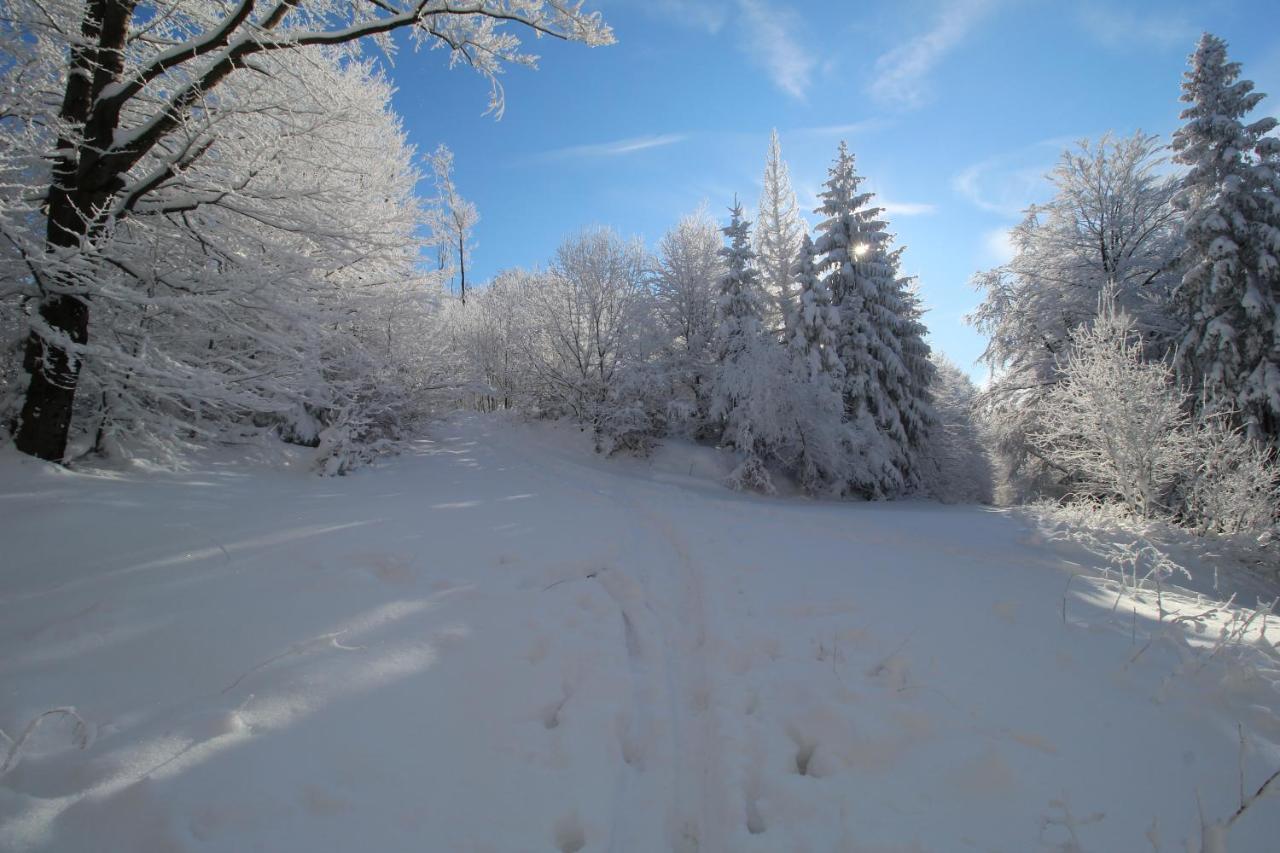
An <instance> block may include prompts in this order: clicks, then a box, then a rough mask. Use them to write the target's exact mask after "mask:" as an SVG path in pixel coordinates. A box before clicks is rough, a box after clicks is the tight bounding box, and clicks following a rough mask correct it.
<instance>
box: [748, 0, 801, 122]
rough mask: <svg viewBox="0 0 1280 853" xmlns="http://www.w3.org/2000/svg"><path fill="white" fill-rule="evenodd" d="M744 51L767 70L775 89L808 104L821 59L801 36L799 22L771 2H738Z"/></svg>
mask: <svg viewBox="0 0 1280 853" xmlns="http://www.w3.org/2000/svg"><path fill="white" fill-rule="evenodd" d="M738 10H739V11H740V12H741V15H740V17H739V22H740V24H741V27H742V37H743V41H744V44H743V47H744V48H745V49H746V50H747V53H748V55H750V56H751V57H753V58H755V60H756V61H757V62H758V63H760V64H761V65H763V66H764V69H765V70H766V71H767V72H769V76H770V77H771V78H772V79H773V82H774V85H776V86H777V87H778V88H779V89H781V90H782V91H784V92H786V93H787V94H788V95H790V96H792V97H793V98H798V99H800V100H804V98H805V95H806V93H807V92H808V91H809V82H810V80H811V79H812V77H813V69H814V67H815V66H816V65H817V59H816V58H815V57H814V55H813V53H812V51H810V50H807V49H805V47H804V46H803V45H801V43H800V39H799V37H798V35H797V29H798V19H797V17H796V15H795V14H794V13H793V12H792V11H791V10H790V9H787V8H784V7H780V6H778V5H776V4H774V3H771V2H768V0H738Z"/></svg>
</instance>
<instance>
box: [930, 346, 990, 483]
mask: <svg viewBox="0 0 1280 853" xmlns="http://www.w3.org/2000/svg"><path fill="white" fill-rule="evenodd" d="M934 366H935V368H936V370H937V374H936V376H935V378H934V382H933V405H934V409H935V410H936V411H937V413H938V424H937V426H936V427H935V429H934V431H933V435H932V439H931V441H930V443H929V450H928V457H929V459H930V462H931V465H930V467H929V469H928V471H927V474H926V483H925V488H926V491H927V492H928V493H929V494H931V495H932V496H933V497H935V498H937V499H938V500H940V501H944V502H945V503H991V501H992V500H993V499H994V497H995V482H994V477H993V475H992V469H991V460H990V458H989V457H988V454H987V449H986V444H985V441H984V439H983V434H982V428H981V426H980V424H979V422H978V418H977V416H976V411H975V402H976V401H977V398H978V388H977V386H976V385H974V384H973V381H972V380H971V379H970V378H969V377H968V375H966V374H965V372H964V371H963V370H961V369H960V368H959V367H957V366H956V365H955V364H953V363H952V362H951V361H950V360H949V359H947V358H946V357H945V356H943V355H941V354H935V355H934Z"/></svg>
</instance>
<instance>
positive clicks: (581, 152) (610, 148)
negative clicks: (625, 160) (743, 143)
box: [538, 133, 688, 160]
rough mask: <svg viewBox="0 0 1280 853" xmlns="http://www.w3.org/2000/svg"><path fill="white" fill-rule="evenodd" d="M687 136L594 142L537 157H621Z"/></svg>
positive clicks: (674, 142) (545, 152)
mask: <svg viewBox="0 0 1280 853" xmlns="http://www.w3.org/2000/svg"><path fill="white" fill-rule="evenodd" d="M687 138H688V136H686V135H685V134H683V133H660V134H655V135H652V136H633V137H630V138H628V139H615V140H613V141H611V142H596V143H592V144H589V145H570V146H567V147H565V148H556V149H554V150H551V151H544V152H543V153H542V154H540V155H538V157H539V159H543V160H566V159H571V158H575V157H621V156H623V155H625V154H633V153H635V152H636V151H644V150H646V149H649V148H661V147H663V146H665V145H675V144H676V143H678V142H684V141H685V140H686V139H687Z"/></svg>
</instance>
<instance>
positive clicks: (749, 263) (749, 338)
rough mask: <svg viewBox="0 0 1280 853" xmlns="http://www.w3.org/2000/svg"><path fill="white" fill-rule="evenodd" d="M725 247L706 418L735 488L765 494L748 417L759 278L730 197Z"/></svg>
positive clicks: (746, 226)
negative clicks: (729, 457)
mask: <svg viewBox="0 0 1280 853" xmlns="http://www.w3.org/2000/svg"><path fill="white" fill-rule="evenodd" d="M723 230H724V235H725V237H726V238H727V240H728V245H727V246H725V248H724V249H722V250H721V256H722V257H723V258H724V263H725V273H724V276H723V277H722V278H721V279H720V291H719V295H718V298H717V301H716V319H717V325H716V336H715V351H716V355H717V356H718V358H719V366H718V371H717V377H716V390H715V394H714V396H713V399H712V405H711V416H712V418H715V419H717V420H719V421H720V423H722V424H723V427H724V429H723V433H722V435H723V441H724V443H726V444H729V445H732V446H733V447H734V449H736V450H737V451H738V452H739V453H740V454H742V460H741V462H740V464H739V465H738V467H737V469H736V470H735V471H734V472H733V474H732V475H731V476H730V484H731V485H732V486H734V487H735V488H738V489H748V490H752V491H761V492H766V493H771V492H772V491H773V483H772V481H771V479H770V477H769V472H768V471H767V470H766V468H765V465H764V456H765V448H763V447H762V446H761V445H762V443H763V440H762V437H761V436H760V434H759V430H758V429H757V428H756V424H755V419H754V418H753V417H752V411H753V403H754V402H756V401H754V400H753V399H752V397H753V390H754V388H755V387H756V384H757V383H756V382H755V379H756V377H755V376H754V375H753V374H754V368H755V363H756V360H757V357H758V354H759V353H760V350H761V347H762V345H763V344H764V343H765V341H764V339H763V330H762V324H761V306H760V301H759V298H758V296H757V293H758V288H759V278H758V276H757V274H756V270H755V266H754V262H755V252H753V251H751V223H750V221H748V220H746V219H743V218H742V205H741V204H739V203H738V201H737V199H734V203H733V207H732V208H730V220H729V224H728V225H727V226H726V227H725V228H724V229H723Z"/></svg>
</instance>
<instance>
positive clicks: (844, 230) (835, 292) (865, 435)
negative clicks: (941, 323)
mask: <svg viewBox="0 0 1280 853" xmlns="http://www.w3.org/2000/svg"><path fill="white" fill-rule="evenodd" d="M862 180H863V179H862V178H861V177H860V176H859V175H858V174H857V172H856V171H855V170H854V159H853V155H852V154H850V153H849V149H848V146H846V145H845V144H844V143H843V142H841V143H840V149H839V152H838V154H837V157H836V160H835V163H834V164H833V165H832V166H831V168H830V170H829V178H828V179H827V182H826V184H825V185H824V190H823V192H822V195H821V198H822V206H821V207H820V208H818V210H817V211H816V212H817V213H819V214H820V215H822V216H824V217H825V219H824V220H823V221H822V222H821V223H820V224H819V225H818V231H819V233H820V236H819V238H818V240H817V241H816V242H815V244H814V249H815V251H816V252H817V254H818V264H819V266H820V268H821V269H822V270H823V271H824V272H825V278H826V282H827V286H828V287H829V288H830V290H831V297H832V302H833V303H834V304H835V306H836V308H837V309H838V310H839V316H840V332H839V347H838V350H839V355H840V360H841V363H842V364H843V365H844V411H845V418H846V420H847V421H848V423H849V426H850V429H851V430H852V431H853V435H854V437H855V450H854V458H853V460H852V463H851V468H852V471H851V474H850V478H849V482H848V484H847V490H848V491H849V492H850V493H852V494H856V495H859V496H862V497H867V498H886V497H893V496H896V495H900V494H903V493H904V492H909V491H911V490H914V489H916V488H918V487H919V486H920V484H921V470H920V469H921V462H922V452H923V450H924V449H925V447H926V446H927V444H928V440H929V430H930V428H931V425H932V423H933V419H934V415H933V412H932V407H931V405H930V400H929V383H930V381H931V380H932V374H933V368H932V365H931V364H930V363H929V361H928V353H929V348H928V346H927V345H926V344H925V343H924V339H923V335H924V328H923V326H922V325H921V324H920V322H919V310H918V306H917V303H916V302H915V300H914V298H913V297H912V296H911V294H910V293H909V290H908V288H909V281H908V280H906V279H904V278H902V277H901V276H899V274H898V264H899V261H900V257H901V251H902V250H901V249H896V250H895V249H892V248H891V243H892V237H891V236H890V235H889V233H888V232H887V231H886V230H885V228H886V223H885V222H884V221H883V220H881V219H879V218H878V216H879V214H880V213H881V209H880V208H878V207H873V206H871V204H870V202H871V199H872V194H871V193H863V192H860V191H859V185H860V184H861V183H862Z"/></svg>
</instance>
